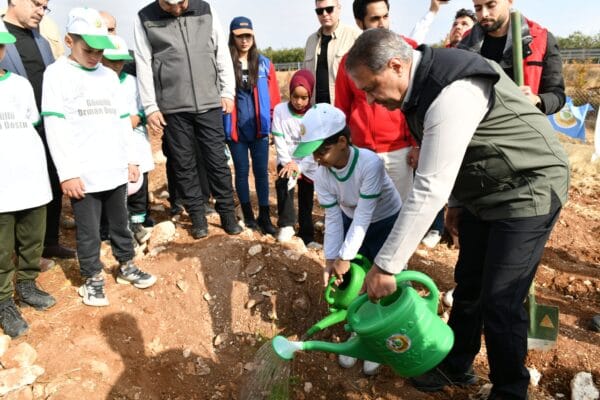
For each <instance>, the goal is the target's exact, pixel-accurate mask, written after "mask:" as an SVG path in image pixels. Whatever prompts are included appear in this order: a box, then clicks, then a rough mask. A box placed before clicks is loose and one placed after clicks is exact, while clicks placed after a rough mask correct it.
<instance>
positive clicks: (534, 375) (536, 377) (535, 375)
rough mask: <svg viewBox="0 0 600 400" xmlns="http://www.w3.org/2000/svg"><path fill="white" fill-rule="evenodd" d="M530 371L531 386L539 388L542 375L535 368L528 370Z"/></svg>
mask: <svg viewBox="0 0 600 400" xmlns="http://www.w3.org/2000/svg"><path fill="white" fill-rule="evenodd" d="M527 369H528V370H529V383H531V386H533V387H537V385H538V383H540V379H541V378H542V374H541V373H540V371H538V370H537V369H535V368H527Z"/></svg>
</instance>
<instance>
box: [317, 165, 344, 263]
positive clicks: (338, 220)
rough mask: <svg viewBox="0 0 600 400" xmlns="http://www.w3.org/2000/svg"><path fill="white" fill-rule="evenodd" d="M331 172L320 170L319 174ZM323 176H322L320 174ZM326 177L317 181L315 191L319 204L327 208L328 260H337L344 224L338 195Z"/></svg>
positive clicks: (326, 252) (326, 253)
mask: <svg viewBox="0 0 600 400" xmlns="http://www.w3.org/2000/svg"><path fill="white" fill-rule="evenodd" d="M321 173H329V172H327V171H322V170H321V171H318V172H317V174H321ZM319 178H322V176H319ZM325 180H326V179H317V180H316V181H315V192H317V198H318V200H319V205H320V206H321V207H322V208H323V209H324V210H325V237H324V241H323V250H324V253H325V259H326V260H335V259H336V258H337V257H338V254H339V251H340V247H341V246H342V243H343V241H344V224H343V222H342V209H341V208H340V205H339V203H338V199H337V196H336V195H335V194H334V193H332V191H331V190H329V189H328V188H327V183H326V182H324V181H325Z"/></svg>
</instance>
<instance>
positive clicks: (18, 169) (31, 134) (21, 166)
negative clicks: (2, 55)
mask: <svg viewBox="0 0 600 400" xmlns="http://www.w3.org/2000/svg"><path fill="white" fill-rule="evenodd" d="M39 122H40V115H39V114H38V110H37V106H36V105H35V97H34V96H33V88H32V87H31V84H30V83H29V82H28V81H27V79H25V78H23V77H21V76H19V75H16V74H11V73H10V72H8V71H7V72H6V73H5V74H4V75H3V76H1V77H0V213H6V212H14V211H20V210H27V209H29V208H34V207H39V206H42V205H44V204H47V203H49V202H50V200H52V191H51V189H50V180H49V178H48V170H47V167H46V154H45V152H44V145H43V143H42V139H40V136H39V135H38V133H37V131H36V130H35V128H34V127H33V124H37V123H39Z"/></svg>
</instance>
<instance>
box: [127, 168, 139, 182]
mask: <svg viewBox="0 0 600 400" xmlns="http://www.w3.org/2000/svg"><path fill="white" fill-rule="evenodd" d="M139 178H140V169H139V168H138V166H137V165H135V164H128V165H127V180H128V181H129V182H131V183H134V182H137V180H138V179H139Z"/></svg>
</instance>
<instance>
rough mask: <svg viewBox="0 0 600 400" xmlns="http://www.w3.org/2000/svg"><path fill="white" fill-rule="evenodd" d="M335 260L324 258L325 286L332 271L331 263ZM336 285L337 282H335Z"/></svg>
mask: <svg viewBox="0 0 600 400" xmlns="http://www.w3.org/2000/svg"><path fill="white" fill-rule="evenodd" d="M334 262H335V260H325V269H324V270H323V286H324V287H327V286H328V285H329V278H330V277H331V272H332V271H333V263H334ZM336 285H337V283H336Z"/></svg>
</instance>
